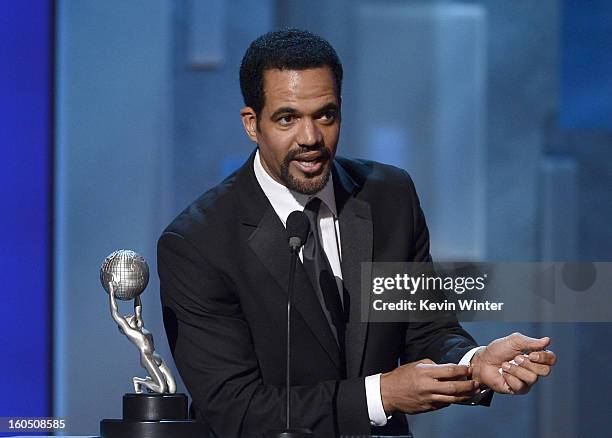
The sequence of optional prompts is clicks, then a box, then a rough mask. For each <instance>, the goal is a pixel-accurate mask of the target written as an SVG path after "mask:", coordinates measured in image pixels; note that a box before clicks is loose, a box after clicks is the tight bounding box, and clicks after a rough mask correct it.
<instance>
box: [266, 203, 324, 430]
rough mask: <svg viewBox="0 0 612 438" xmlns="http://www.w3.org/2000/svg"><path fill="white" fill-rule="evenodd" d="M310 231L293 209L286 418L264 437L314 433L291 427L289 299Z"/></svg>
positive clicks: (289, 232) (289, 226) (289, 233)
mask: <svg viewBox="0 0 612 438" xmlns="http://www.w3.org/2000/svg"><path fill="white" fill-rule="evenodd" d="M309 231H310V221H309V220H308V218H307V217H306V214H304V212H303V211H299V210H296V211H293V212H291V214H290V215H289V217H288V218H287V239H288V242H289V251H290V252H291V264H290V265H289V285H288V294H287V357H286V360H287V373H286V375H285V383H286V391H287V393H286V396H287V397H286V400H285V407H286V412H287V418H286V422H285V429H284V430H270V431H268V432H266V435H265V436H266V438H312V437H313V436H314V435H313V433H312V432H311V431H310V430H309V429H301V428H296V429H292V428H291V301H292V297H293V284H294V283H295V280H294V278H295V265H296V264H297V258H298V254H299V252H300V248H301V247H302V246H303V245H304V243H305V242H306V238H307V237H308V232H309Z"/></svg>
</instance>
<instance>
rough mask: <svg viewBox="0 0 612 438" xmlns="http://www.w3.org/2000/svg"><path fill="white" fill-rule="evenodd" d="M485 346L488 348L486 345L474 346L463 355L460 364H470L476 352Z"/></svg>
mask: <svg viewBox="0 0 612 438" xmlns="http://www.w3.org/2000/svg"><path fill="white" fill-rule="evenodd" d="M484 348H486V347H474V348H472V349H471V350H470V351H468V352H467V353H465V354H464V355H463V357H462V358H461V360H460V361H459V363H458V365H469V364H470V362H471V361H472V358H473V357H474V355H475V354H476V352H478V351H480V350H482V349H484Z"/></svg>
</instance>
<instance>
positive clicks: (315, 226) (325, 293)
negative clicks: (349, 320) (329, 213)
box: [302, 198, 346, 369]
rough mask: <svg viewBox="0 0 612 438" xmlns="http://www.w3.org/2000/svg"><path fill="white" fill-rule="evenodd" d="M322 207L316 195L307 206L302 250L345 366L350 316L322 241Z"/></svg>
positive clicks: (308, 272) (309, 275)
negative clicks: (345, 310) (346, 338)
mask: <svg viewBox="0 0 612 438" xmlns="http://www.w3.org/2000/svg"><path fill="white" fill-rule="evenodd" d="M320 207H321V200H320V199H319V198H313V199H311V200H310V201H309V202H308V204H306V207H305V208H304V213H305V214H306V216H307V217H308V220H309V221H310V233H309V234H308V238H307V239H306V244H305V245H304V250H303V252H302V256H303V264H304V268H305V270H306V273H307V274H308V277H309V278H310V281H311V283H312V285H313V287H314V289H315V291H316V292H317V296H318V297H319V301H322V303H321V305H322V306H323V311H324V313H325V316H326V318H327V320H328V322H329V323H330V327H331V329H332V332H333V333H334V336H335V338H336V341H337V342H338V347H339V350H340V358H341V364H342V368H343V369H344V368H345V345H344V338H345V332H346V316H345V312H344V310H343V308H342V302H341V301H340V294H339V292H338V285H337V283H336V278H335V277H334V273H333V271H332V269H331V266H330V264H329V261H328V259H327V256H326V255H325V251H324V250H323V245H322V244H321V238H320V233H319V221H318V214H319V208H320Z"/></svg>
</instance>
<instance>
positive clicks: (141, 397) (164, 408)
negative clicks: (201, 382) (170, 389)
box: [100, 394, 207, 438]
mask: <svg viewBox="0 0 612 438" xmlns="http://www.w3.org/2000/svg"><path fill="white" fill-rule="evenodd" d="M206 430H207V429H206V427H205V426H204V425H203V424H201V423H198V422H196V421H193V420H189V419H188V418H187V396H186V395H185V394H125V395H124V396H123V419H122V420H119V419H105V420H102V421H100V437H101V438H139V437H142V438H145V437H146V438H200V437H202V436H204V435H205V433H206Z"/></svg>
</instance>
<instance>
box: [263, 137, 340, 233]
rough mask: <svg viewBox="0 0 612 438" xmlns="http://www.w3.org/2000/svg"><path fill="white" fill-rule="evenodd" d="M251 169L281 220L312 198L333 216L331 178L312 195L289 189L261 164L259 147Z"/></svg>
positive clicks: (301, 207)
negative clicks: (318, 200)
mask: <svg viewBox="0 0 612 438" xmlns="http://www.w3.org/2000/svg"><path fill="white" fill-rule="evenodd" d="M253 170H254V171H255V178H257V182H258V183H259V185H260V186H261V189H262V190H263V192H264V193H265V195H266V197H267V198H268V200H269V201H270V204H272V207H273V208H274V211H276V214H277V215H278V217H279V218H280V220H281V221H282V222H283V224H286V223H287V218H288V217H289V215H290V214H291V212H293V211H295V210H300V211H303V210H304V207H305V206H306V204H307V203H308V201H310V200H311V199H312V198H319V199H321V201H322V202H323V203H324V204H325V205H326V206H327V208H329V210H330V211H331V212H332V213H333V215H334V217H337V214H336V197H335V196H334V181H333V178H332V177H331V176H330V178H329V179H328V180H327V184H325V187H323V188H322V189H321V190H320V191H319V192H317V193H315V194H314V195H305V194H303V193H299V192H296V191H294V190H290V189H288V188H287V187H285V186H284V185H282V184H280V183H279V182H277V181H275V180H274V179H273V178H272V177H271V176H270V175H269V174H268V172H266V170H265V169H264V167H263V165H262V164H261V158H260V156H259V148H258V149H257V152H256V153H255V159H254V160H253Z"/></svg>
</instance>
